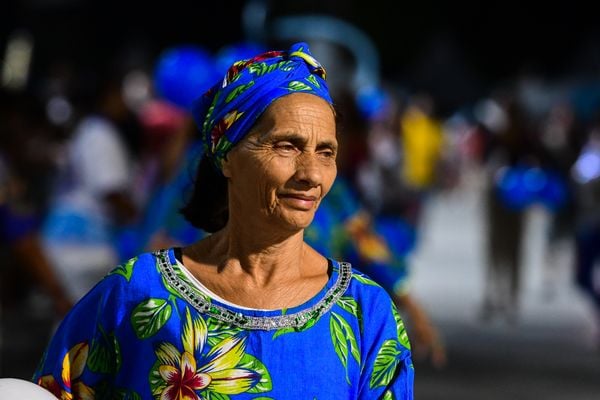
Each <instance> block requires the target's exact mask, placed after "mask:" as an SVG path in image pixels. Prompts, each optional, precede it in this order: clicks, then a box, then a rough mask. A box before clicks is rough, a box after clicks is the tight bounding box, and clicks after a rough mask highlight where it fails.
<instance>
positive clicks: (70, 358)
mask: <svg viewBox="0 0 600 400" xmlns="http://www.w3.org/2000/svg"><path fill="white" fill-rule="evenodd" d="M120 268H122V267H120ZM117 270H118V269H116V270H114V271H117ZM116 275H117V274H115V273H114V272H113V273H111V274H109V275H108V276H106V277H105V278H104V279H103V280H102V281H100V282H99V283H98V284H97V285H96V286H95V287H94V288H93V289H92V290H91V291H90V292H88V293H87V294H86V295H85V296H84V297H83V298H82V299H81V300H80V301H79V302H78V303H77V304H76V305H75V306H74V307H73V308H72V309H71V311H70V312H69V313H68V314H67V315H66V317H65V318H64V320H63V321H62V323H61V324H60V326H59V328H58V329H57V331H56V332H55V334H54V336H53V337H52V339H51V341H50V343H49V345H48V347H47V349H46V351H45V352H44V355H43V357H42V360H41V361H40V364H39V366H38V369H37V370H36V372H35V373H34V376H33V380H34V382H35V383H37V384H38V385H40V386H42V387H44V388H46V389H47V390H49V391H50V392H51V393H53V394H54V395H55V396H56V397H58V398H82V399H84V398H104V397H102V396H105V395H108V393H107V392H106V391H108V390H111V389H110V387H111V385H110V382H111V381H112V379H113V377H114V375H115V374H116V373H117V371H118V370H119V367H120V364H121V350H120V346H119V343H118V342H117V340H116V335H115V330H116V329H118V327H119V326H121V325H123V320H124V312H121V311H122V309H123V307H122V306H120V305H119V304H120V303H121V302H123V298H124V296H125V290H123V285H122V282H123V281H125V280H124V279H119V277H117V276H116Z"/></svg>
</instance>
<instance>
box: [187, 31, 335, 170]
mask: <svg viewBox="0 0 600 400" xmlns="http://www.w3.org/2000/svg"><path fill="white" fill-rule="evenodd" d="M298 92H303V93H311V94H314V95H316V96H319V97H321V98H322V99H324V100H325V101H327V102H328V103H330V104H331V103H332V100H331V96H330V95H329V90H328V88H327V83H326V82H325V69H324V68H323V66H322V65H321V64H320V63H319V62H318V61H317V60H316V59H315V58H314V57H313V56H312V55H311V54H310V51H309V49H308V45H307V44H306V43H296V44H294V45H292V47H291V48H290V49H289V50H288V51H269V52H266V53H263V54H260V55H258V56H256V57H254V58H252V59H249V60H241V61H237V62H235V63H234V64H233V65H232V66H231V67H230V68H229V70H228V71H227V74H226V75H225V77H224V79H223V81H222V82H220V83H218V84H216V85H215V86H213V87H212V88H211V89H209V90H208V91H207V92H206V93H205V94H204V95H203V96H202V97H201V98H199V99H198V100H196V102H195V103H194V106H193V114H194V117H195V119H196V123H197V124H198V127H199V129H200V132H201V134H202V139H203V142H204V153H205V155H207V156H208V157H210V158H211V159H212V160H213V161H214V163H215V165H216V166H217V167H219V168H220V167H221V162H222V160H223V159H224V158H225V156H226V154H227V152H229V150H231V148H232V147H233V146H234V145H235V144H237V143H238V142H239V141H240V140H242V139H243V138H244V136H246V134H247V133H248V132H249V131H250V129H251V128H252V126H253V125H254V123H255V122H256V120H257V119H258V118H259V117H260V116H261V115H262V113H263V112H264V111H265V110H266V109H267V107H268V106H269V105H270V104H271V103H273V101H275V100H276V99H278V98H280V97H282V96H285V95H287V94H290V93H298Z"/></svg>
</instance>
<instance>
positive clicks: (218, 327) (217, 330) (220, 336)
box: [206, 318, 242, 347]
mask: <svg viewBox="0 0 600 400" xmlns="http://www.w3.org/2000/svg"><path fill="white" fill-rule="evenodd" d="M206 325H207V326H208V339H207V340H206V341H207V342H208V344H209V345H210V347H214V346H216V345H217V344H219V343H221V342H222V341H223V340H225V339H227V338H228V337H231V336H235V335H236V334H237V333H239V332H240V331H241V330H242V329H241V328H238V327H236V326H233V325H228V324H226V323H225V322H223V321H219V320H218V319H215V318H208V319H207V320H206Z"/></svg>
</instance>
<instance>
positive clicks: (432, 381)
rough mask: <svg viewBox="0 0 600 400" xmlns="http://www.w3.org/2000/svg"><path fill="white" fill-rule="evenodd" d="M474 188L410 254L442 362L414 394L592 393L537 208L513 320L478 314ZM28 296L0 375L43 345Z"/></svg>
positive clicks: (44, 330)
mask: <svg viewBox="0 0 600 400" xmlns="http://www.w3.org/2000/svg"><path fill="white" fill-rule="evenodd" d="M478 193H479V192H478V190H477V186H476V185H471V186H470V187H469V188H468V190H466V191H461V192H458V193H455V194H453V195H451V196H446V197H443V198H437V199H435V200H434V201H433V202H432V203H431V206H430V207H429V209H428V210H427V213H426V218H425V225H424V233H423V238H422V241H421V246H420V248H419V251H418V252H417V253H416V254H415V255H414V257H413V260H412V261H413V268H414V293H415V295H416V297H417V298H418V299H419V301H420V302H421V303H422V304H423V305H424V306H425V307H426V308H427V309H428V311H429V312H430V315H431V317H432V319H433V320H434V321H435V323H436V324H437V325H438V327H439V328H440V330H441V331H442V334H443V336H444V339H445V342H446V344H447V348H448V352H449V364H448V366H447V367H446V368H445V369H444V370H441V371H438V370H434V369H433V368H432V367H430V366H429V365H428V364H427V363H424V362H422V361H418V360H416V362H415V365H416V373H417V380H416V388H415V390H416V398H417V399H419V400H429V399H432V400H433V399H436V400H437V399H444V400H453V399H457V400H458V399H460V400H470V399H477V400H481V399H485V400H495V399H502V400H506V399H511V400H520V399H524V400H531V399H533V400H541V399H543V400H554V399H557V400H558V399H560V400H565V399H568V400H598V399H600V351H598V349H597V348H596V347H595V346H594V342H593V337H594V325H593V324H592V322H591V319H590V312H591V309H590V306H589V304H588V303H587V302H586V300H585V299H584V298H582V296H581V295H580V294H579V292H578V291H577V290H576V289H575V288H573V287H572V285H571V281H570V276H569V271H568V267H567V265H568V264H567V262H568V259H569V257H568V255H569V253H568V248H566V249H565V251H562V252H559V256H558V258H555V261H557V265H559V266H560V265H562V266H561V267H560V268H558V269H557V273H556V274H555V279H554V282H555V285H554V289H555V290H554V294H553V295H552V293H550V294H549V293H547V291H545V290H544V289H545V288H547V285H544V277H545V276H546V275H545V274H544V271H545V270H544V268H545V266H546V263H545V262H544V258H543V256H542V255H543V252H544V250H545V243H544V240H543V232H544V227H545V224H546V223H547V218H546V216H545V214H544V213H543V212H542V211H541V210H534V211H533V212H532V214H531V215H530V219H529V224H528V228H527V235H526V238H527V240H526V244H525V245H526V249H527V251H526V252H525V254H524V261H525V262H524V266H525V268H524V271H523V272H524V286H525V287H524V291H523V304H522V305H523V307H522V310H521V314H520V318H519V319H518V321H517V322H516V323H515V324H512V325H511V324H507V323H506V322H505V321H501V320H495V321H490V322H489V323H487V324H483V323H482V322H481V321H480V320H479V319H478V317H477V315H478V307H479V304H480V301H481V295H482V291H483V287H482V282H483V271H484V270H483V266H484V263H483V251H482V246H483V240H484V239H483V238H484V235H483V225H482V222H481V218H480V213H481V202H480V199H479V195H478ZM561 262H562V264H561ZM35 299H36V298H35V297H34V298H33V300H32V301H33V305H34V307H31V304H23V305H22V306H21V307H18V308H13V309H9V310H4V312H3V315H2V318H1V319H0V324H1V325H0V329H1V331H2V337H1V338H0V341H2V340H3V341H2V342H0V357H1V358H0V377H7V376H11V377H22V378H28V377H29V376H30V375H31V373H32V371H33V370H34V368H35V365H36V363H37V360H38V358H39V355H40V354H41V352H42V350H43V348H44V346H45V343H46V341H47V337H48V332H49V330H50V329H51V327H52V321H50V320H48V318H47V317H46V316H45V315H47V314H46V313H45V311H44V307H45V305H44V301H43V299H40V298H38V301H36V300H35ZM30 303H31V302H30ZM36 310H37V311H36ZM8 343H10V345H8Z"/></svg>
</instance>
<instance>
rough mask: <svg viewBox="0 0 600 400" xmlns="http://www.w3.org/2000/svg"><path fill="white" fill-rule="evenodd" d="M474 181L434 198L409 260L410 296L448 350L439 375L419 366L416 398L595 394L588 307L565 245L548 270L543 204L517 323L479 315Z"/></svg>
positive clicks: (529, 246)
mask: <svg viewBox="0 0 600 400" xmlns="http://www.w3.org/2000/svg"><path fill="white" fill-rule="evenodd" d="M476 183H477V182H475V184H472V185H470V187H468V190H466V191H462V192H459V193H455V194H452V195H450V196H445V197H441V198H437V199H435V200H434V201H433V202H432V203H431V206H430V208H429V209H428V210H427V213H426V218H425V225H424V234H423V238H422V243H421V246H420V248H419V250H418V251H417V253H416V254H415V255H414V257H413V268H414V292H415V295H416V297H417V298H418V299H419V300H420V302H421V303H422V304H423V305H424V306H425V307H426V308H427V310H428V311H429V313H430V315H431V317H432V319H433V320H434V321H435V323H436V324H437V325H438V327H439V328H440V330H441V332H442V335H443V336H444V339H445V342H446V344H447V349H448V353H449V363H448V366H447V367H446V368H445V369H444V370H441V371H437V370H434V369H433V368H431V367H430V366H429V365H427V364H425V363H423V362H417V363H416V372H417V380H416V387H415V391H416V395H417V396H416V397H417V399H419V400H428V399H446V400H449V399H461V400H469V399H486V400H494V399H511V400H519V399H527V400H529V399H544V400H554V399H557V400H558V399H561V400H562V399H569V400H588V399H589V400H592V399H595V400H598V399H600V349H598V347H597V345H596V342H595V340H594V338H595V332H596V331H595V329H596V327H595V325H594V323H593V320H592V319H591V312H592V309H591V306H590V304H589V303H588V302H587V300H586V299H585V298H583V297H582V295H581V294H580V293H579V291H578V290H577V289H576V288H575V287H573V285H572V283H571V282H572V281H571V275H570V271H569V267H568V266H569V264H568V261H569V258H570V252H569V247H568V245H565V246H564V247H562V248H559V249H558V250H559V251H558V252H557V255H555V256H554V258H553V260H552V261H554V262H555V263H556V264H555V265H556V266H557V267H556V269H555V270H554V273H553V274H550V275H549V274H548V262H547V261H546V258H545V257H544V254H545V252H546V250H547V248H546V243H545V241H544V232H545V228H546V226H547V223H548V218H547V215H546V214H545V213H544V211H543V210H541V209H534V210H532V211H531V212H530V214H529V215H528V224H527V230H526V232H527V233H526V243H525V249H526V250H525V252H524V254H523V267H524V270H523V275H522V276H523V279H524V282H523V285H524V290H523V297H522V308H521V312H520V315H519V318H518V320H517V321H516V323H513V324H510V323H507V322H506V321H505V320H492V321H489V322H487V323H483V321H481V320H480V318H479V306H480V303H481V298H482V293H483V281H484V254H483V243H484V240H485V239H484V237H485V235H484V229H485V226H484V224H483V223H482V218H481V211H482V203H481V201H480V194H479V193H480V191H479V190H478V188H477V185H476ZM548 282H550V283H551V284H550V285H549V284H548Z"/></svg>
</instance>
